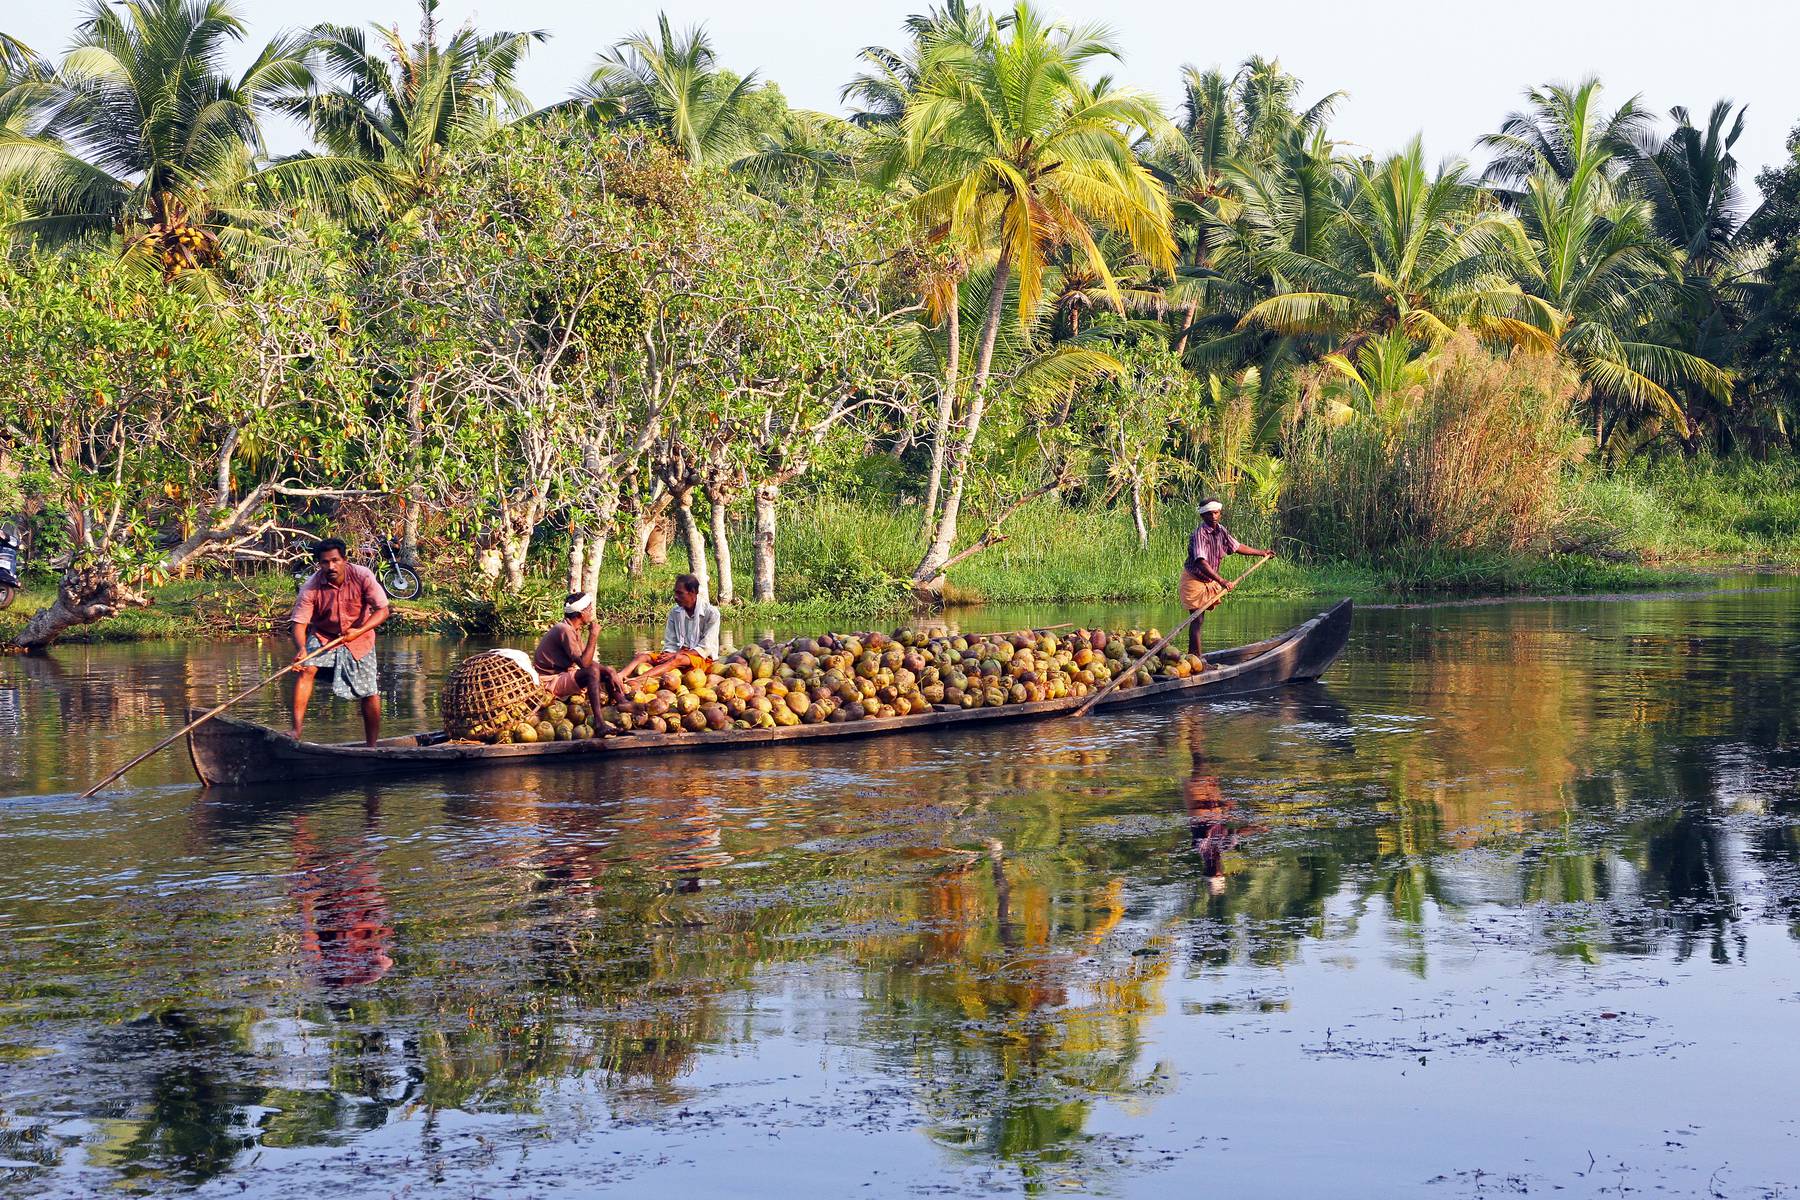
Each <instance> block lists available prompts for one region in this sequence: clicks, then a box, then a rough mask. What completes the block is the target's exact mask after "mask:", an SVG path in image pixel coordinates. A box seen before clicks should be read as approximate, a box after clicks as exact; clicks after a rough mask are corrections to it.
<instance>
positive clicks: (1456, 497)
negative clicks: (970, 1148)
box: [1280, 334, 1587, 559]
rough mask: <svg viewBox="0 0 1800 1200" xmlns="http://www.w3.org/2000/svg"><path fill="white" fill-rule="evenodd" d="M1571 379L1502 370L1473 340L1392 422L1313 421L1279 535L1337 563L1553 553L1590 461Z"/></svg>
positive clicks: (1301, 436)
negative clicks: (1569, 497) (1575, 468)
mask: <svg viewBox="0 0 1800 1200" xmlns="http://www.w3.org/2000/svg"><path fill="white" fill-rule="evenodd" d="M1578 387H1579V384H1578V381H1577V379H1576V377H1575V376H1574V374H1573V373H1572V372H1570V371H1569V370H1567V369H1566V368H1565V367H1563V366H1562V365H1560V364H1559V363H1558V362H1557V361H1556V360H1554V359H1551V358H1548V357H1546V356H1541V355H1528V354H1523V353H1515V354H1512V355H1506V356H1497V355H1495V354H1492V353H1490V352H1489V351H1487V350H1486V349H1484V348H1483V347H1482V346H1481V344H1480V343H1479V342H1477V341H1476V340H1475V339H1474V338H1473V337H1472V336H1470V335H1468V334H1459V335H1457V336H1456V337H1455V338H1453V339H1452V340H1451V341H1450V342H1448V343H1447V344H1446V345H1445V346H1444V347H1443V348H1442V349H1441V350H1440V351H1438V352H1437V354H1436V355H1434V357H1433V359H1432V360H1431V362H1430V365H1429V367H1428V369H1427V372H1426V378H1425V381H1424V382H1423V383H1422V384H1421V385H1420V386H1419V387H1418V388H1416V389H1415V391H1414V393H1413V394H1412V395H1411V396H1410V397H1407V398H1406V402H1404V403H1401V404H1397V405H1394V406H1391V408H1390V410H1389V411H1388V413H1387V414H1386V415H1378V414H1376V413H1373V412H1364V413H1359V414H1357V415H1356V416H1355V417H1354V418H1353V419H1351V420H1350V421H1349V422H1347V423H1345V424H1342V425H1334V424H1332V423H1331V422H1330V421H1328V420H1326V419H1324V414H1323V412H1322V411H1321V412H1318V413H1309V414H1307V415H1306V416H1305V418H1304V419H1303V421H1302V423H1301V425H1300V428H1299V431H1298V433H1297V435H1296V438H1295V443H1294V445H1293V446H1292V447H1290V450H1289V453H1288V456H1287V466H1286V477H1285V482H1284V485H1283V489H1282V497H1281V506H1280V524H1281V531H1282V533H1283V534H1284V535H1285V536H1287V537H1289V538H1291V539H1293V540H1294V541H1295V542H1297V543H1299V544H1301V545H1303V546H1305V547H1306V548H1307V549H1308V550H1309V551H1310V552H1311V553H1312V554H1313V555H1315V556H1319V557H1327V558H1349V559H1366V558H1371V557H1373V558H1377V559H1390V558H1395V557H1410V556H1417V555H1419V554H1421V553H1422V552H1440V553H1441V552H1451V553H1459V554H1484V553H1503V554H1519V553H1524V552H1534V551H1540V550H1547V549H1549V548H1550V547H1551V546H1552V545H1553V544H1554V541H1555V538H1556V536H1557V533H1558V531H1559V529H1560V528H1561V526H1562V525H1563V523H1564V521H1565V520H1566V519H1567V518H1568V516H1569V509H1568V505H1567V503H1566V487H1565V483H1566V477H1567V473H1568V470H1569V468H1570V466H1571V465H1572V464H1574V463H1575V462H1577V461H1578V460H1579V459H1580V458H1581V457H1582V456H1583V455H1584V453H1585V451H1586V446H1587V443H1586V442H1585V440H1584V438H1583V435H1582V431H1581V428H1580V427H1579V426H1578V425H1577V424H1576V422H1575V420H1574V418H1573V416H1572V413H1571V405H1572V402H1573V400H1574V398H1575V395H1576V392H1577V390H1578Z"/></svg>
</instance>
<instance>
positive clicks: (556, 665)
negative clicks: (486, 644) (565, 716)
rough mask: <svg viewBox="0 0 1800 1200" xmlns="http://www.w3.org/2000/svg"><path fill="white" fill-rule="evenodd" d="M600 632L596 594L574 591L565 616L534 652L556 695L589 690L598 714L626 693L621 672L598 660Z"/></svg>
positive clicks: (566, 601)
mask: <svg viewBox="0 0 1800 1200" xmlns="http://www.w3.org/2000/svg"><path fill="white" fill-rule="evenodd" d="M584 629H585V630H586V631H587V633H586V636H585V638H584V636H583V634H582V631H583V630H584ZM599 634H600V624H599V622H598V621H596V620H594V597H593V593H591V592H570V593H569V594H568V595H567V596H566V597H564V599H563V619H562V620H560V621H558V622H557V623H556V624H554V625H552V626H551V627H550V628H549V629H548V630H546V631H545V633H544V636H543V637H542V638H540V639H538V644H537V649H536V650H534V651H532V654H531V665H532V667H533V669H535V670H536V671H537V673H538V682H539V683H542V684H543V685H544V686H545V687H546V688H548V689H549V691H550V694H551V695H552V696H555V697H556V698H557V699H558V700H567V699H568V698H569V697H570V696H573V695H574V694H575V693H576V692H580V691H585V692H587V696H588V703H589V704H590V705H592V706H593V711H594V712H596V713H597V712H599V711H600V710H601V709H602V708H604V707H605V706H606V705H607V704H609V703H612V702H615V701H618V700H622V699H624V696H625V685H624V684H622V683H620V682H619V674H618V672H617V671H614V670H613V669H612V668H611V667H608V666H604V665H602V664H600V663H597V662H595V661H594V643H595V642H596V641H597V640H598V638H599ZM608 697H611V699H610V700H609V699H608Z"/></svg>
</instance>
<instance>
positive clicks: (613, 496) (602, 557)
mask: <svg viewBox="0 0 1800 1200" xmlns="http://www.w3.org/2000/svg"><path fill="white" fill-rule="evenodd" d="M618 516H619V490H618V489H617V488H616V487H615V488H613V489H611V490H610V491H608V492H607V493H606V494H605V495H604V496H603V497H602V498H601V500H600V511H599V512H598V513H596V514H595V515H594V532H593V533H591V534H590V535H588V550H587V569H586V570H584V571H583V572H582V573H581V586H580V587H578V588H576V589H575V590H576V591H579V592H589V593H593V594H596V595H597V594H598V593H599V591H600V566H601V564H602V563H604V562H605V561H606V543H607V541H608V534H609V533H610V531H611V530H612V527H613V522H614V521H615V520H616V519H618Z"/></svg>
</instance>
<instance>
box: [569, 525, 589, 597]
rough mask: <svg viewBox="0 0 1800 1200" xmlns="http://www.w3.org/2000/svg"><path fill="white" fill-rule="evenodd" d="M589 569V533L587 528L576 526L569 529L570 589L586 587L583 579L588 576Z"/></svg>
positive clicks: (578, 589) (576, 590)
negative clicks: (582, 583) (582, 582)
mask: <svg viewBox="0 0 1800 1200" xmlns="http://www.w3.org/2000/svg"><path fill="white" fill-rule="evenodd" d="M587 570H588V535H587V531H586V530H585V529H580V528H575V529H571V530H570V531H569V589H568V590H569V591H571V592H579V591H583V590H584V589H583V588H582V586H581V581H582V580H583V579H586V578H587Z"/></svg>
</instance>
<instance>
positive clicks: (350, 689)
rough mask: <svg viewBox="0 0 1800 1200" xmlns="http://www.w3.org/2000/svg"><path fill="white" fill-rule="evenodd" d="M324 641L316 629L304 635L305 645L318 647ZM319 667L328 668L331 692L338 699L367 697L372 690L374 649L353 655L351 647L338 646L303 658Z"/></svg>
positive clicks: (372, 693) (310, 647) (373, 683)
mask: <svg viewBox="0 0 1800 1200" xmlns="http://www.w3.org/2000/svg"><path fill="white" fill-rule="evenodd" d="M324 644H325V643H324V642H321V641H320V640H319V635H318V634H316V633H311V634H308V635H307V637H306V648H307V649H308V650H317V649H318V648H319V647H320V646H323V645H324ZM306 661H307V662H309V663H311V664H312V665H313V666H315V667H317V668H319V670H321V671H330V672H331V694H332V695H334V696H336V697H337V698H338V699H339V700H366V699H368V698H369V697H370V696H373V695H374V694H375V683H376V679H375V651H373V650H371V651H369V652H368V653H367V654H365V655H363V656H362V657H361V658H355V657H352V655H351V654H350V647H348V646H338V647H335V648H333V649H331V650H327V651H326V652H325V653H324V654H316V655H314V656H313V657H312V658H309V659H307V660H306Z"/></svg>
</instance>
